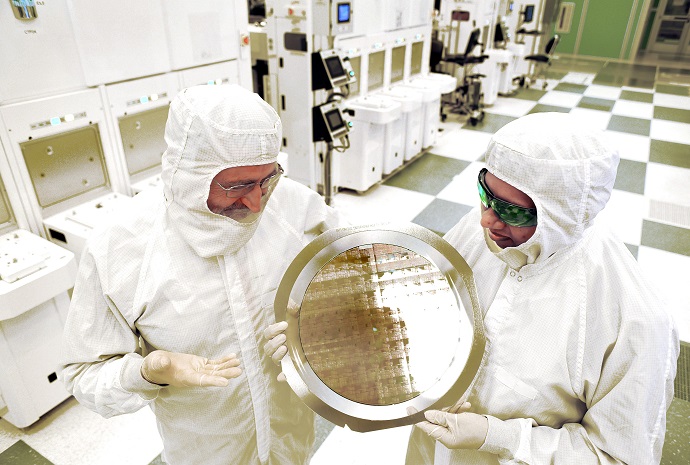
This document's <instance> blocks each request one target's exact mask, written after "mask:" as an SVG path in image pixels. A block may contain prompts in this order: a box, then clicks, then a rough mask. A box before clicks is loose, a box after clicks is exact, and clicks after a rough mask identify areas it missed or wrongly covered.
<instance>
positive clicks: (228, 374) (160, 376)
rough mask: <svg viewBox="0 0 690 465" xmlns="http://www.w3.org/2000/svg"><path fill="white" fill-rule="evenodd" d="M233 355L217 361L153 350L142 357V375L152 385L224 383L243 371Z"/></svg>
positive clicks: (208, 384)
mask: <svg viewBox="0 0 690 465" xmlns="http://www.w3.org/2000/svg"><path fill="white" fill-rule="evenodd" d="M239 365H240V361H239V360H238V359H237V356H236V355H235V354H230V355H227V356H225V357H223V358H220V359H218V360H209V359H207V358H204V357H199V356H198V355H190V354H180V353H176V352H167V351H165V350H155V351H153V352H151V353H150V354H148V355H147V356H146V357H144V363H142V365H141V376H142V377H143V378H144V379H145V380H146V381H148V382H149V383H153V384H160V385H170V386H176V387H191V386H202V387H204V386H219V387H222V386H227V385H228V380H229V379H231V378H237V377H238V376H240V374H241V373H242V369H241V368H239Z"/></svg>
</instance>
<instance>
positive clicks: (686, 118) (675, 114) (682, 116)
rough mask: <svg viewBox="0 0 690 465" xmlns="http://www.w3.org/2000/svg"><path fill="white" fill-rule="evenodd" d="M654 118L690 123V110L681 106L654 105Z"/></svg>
mask: <svg viewBox="0 0 690 465" xmlns="http://www.w3.org/2000/svg"><path fill="white" fill-rule="evenodd" d="M654 118H655V119H664V120H667V121H677V122H678V123H690V110H681V109H679V108H666V107H654Z"/></svg>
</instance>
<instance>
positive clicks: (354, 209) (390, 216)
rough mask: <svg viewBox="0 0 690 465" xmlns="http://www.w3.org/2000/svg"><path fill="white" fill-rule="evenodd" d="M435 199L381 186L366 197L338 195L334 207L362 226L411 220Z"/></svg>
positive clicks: (347, 193) (350, 220)
mask: <svg viewBox="0 0 690 465" xmlns="http://www.w3.org/2000/svg"><path fill="white" fill-rule="evenodd" d="M432 200H434V196H433V195H428V194H422V193H421V192H413V191H410V190H407V189H400V188H397V187H392V186H384V185H378V186H374V187H372V188H371V189H370V190H368V191H367V192H366V194H364V195H359V194H355V193H352V192H346V191H344V192H338V193H337V194H336V195H335V196H334V197H333V202H332V203H331V206H332V207H334V208H335V209H336V210H339V211H341V212H342V213H343V215H344V216H345V218H346V219H347V220H348V221H349V222H350V223H351V224H353V225H361V224H375V223H385V222H390V221H412V220H413V219H414V218H415V217H416V216H417V215H418V214H419V213H420V212H421V211H422V210H424V209H425V208H426V207H427V206H428V205H429V204H430V203H431V201H432Z"/></svg>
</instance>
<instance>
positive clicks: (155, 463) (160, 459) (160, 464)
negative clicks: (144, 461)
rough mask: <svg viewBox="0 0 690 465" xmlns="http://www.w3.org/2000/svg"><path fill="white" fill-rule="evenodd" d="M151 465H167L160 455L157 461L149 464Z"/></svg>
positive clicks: (154, 460)
mask: <svg viewBox="0 0 690 465" xmlns="http://www.w3.org/2000/svg"><path fill="white" fill-rule="evenodd" d="M149 465H165V462H164V461H163V459H162V458H161V456H160V455H159V456H158V457H156V458H155V459H153V460H152V461H151V463H149Z"/></svg>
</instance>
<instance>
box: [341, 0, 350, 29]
mask: <svg viewBox="0 0 690 465" xmlns="http://www.w3.org/2000/svg"><path fill="white" fill-rule="evenodd" d="M349 22H350V3H349V2H348V3H338V23H339V24H341V23H349Z"/></svg>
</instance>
